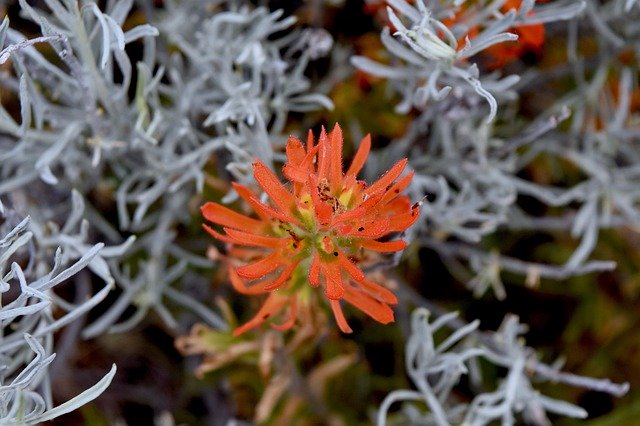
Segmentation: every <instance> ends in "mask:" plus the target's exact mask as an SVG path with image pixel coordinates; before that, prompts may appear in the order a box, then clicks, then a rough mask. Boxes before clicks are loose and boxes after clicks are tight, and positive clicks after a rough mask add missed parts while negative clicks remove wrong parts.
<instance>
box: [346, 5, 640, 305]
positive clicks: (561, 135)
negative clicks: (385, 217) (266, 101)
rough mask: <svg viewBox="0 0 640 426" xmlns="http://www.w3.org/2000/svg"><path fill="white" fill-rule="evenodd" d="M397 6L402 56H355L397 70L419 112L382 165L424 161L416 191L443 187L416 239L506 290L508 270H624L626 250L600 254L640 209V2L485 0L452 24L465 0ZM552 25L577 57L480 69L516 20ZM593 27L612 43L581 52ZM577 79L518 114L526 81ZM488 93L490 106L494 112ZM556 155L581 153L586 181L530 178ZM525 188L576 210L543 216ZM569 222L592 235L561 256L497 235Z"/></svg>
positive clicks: (384, 71)
mask: <svg viewBox="0 0 640 426" xmlns="http://www.w3.org/2000/svg"><path fill="white" fill-rule="evenodd" d="M388 3H389V5H390V7H389V9H388V13H389V18H390V20H391V22H392V23H393V25H394V26H395V28H396V32H395V33H394V34H391V33H390V31H389V29H387V28H385V30H384V31H383V32H382V35H381V40H382V43H383V45H384V46H385V48H386V49H387V50H388V52H389V54H390V56H391V57H392V61H391V63H390V64H388V65H383V64H379V63H376V62H374V61H372V60H371V59H368V58H365V57H354V58H353V63H354V65H355V66H357V67H359V68H361V69H363V70H364V71H366V72H369V73H372V74H375V75H378V76H381V77H385V78H386V79H388V81H389V82H390V84H391V86H392V87H393V88H395V90H396V91H397V92H398V93H399V94H400V95H401V96H402V100H401V102H400V104H399V105H398V111H400V112H403V113H410V112H411V111H413V112H411V113H412V114H413V113H415V115H416V116H415V118H414V119H413V121H412V123H411V124H410V127H409V129H408V131H407V132H406V134H405V135H404V136H402V137H401V138H400V139H399V140H397V141H394V143H392V144H390V145H389V148H388V149H387V151H386V152H385V153H384V154H383V155H381V156H380V157H379V159H378V163H379V164H376V165H375V167H372V168H373V169H384V168H385V167H388V166H389V164H387V163H386V162H385V160H384V159H385V158H400V157H403V156H406V157H409V158H411V159H412V161H411V166H412V167H413V168H414V169H415V172H416V175H415V178H414V181H413V185H412V187H411V191H412V194H413V196H414V197H415V198H416V199H420V198H422V197H423V196H424V195H425V194H429V197H428V199H427V200H425V201H424V203H423V208H422V211H423V215H422V217H423V218H424V220H423V221H421V222H420V223H419V224H418V226H417V227H415V228H414V229H413V230H412V235H413V236H414V238H416V239H417V240H419V242H420V244H421V245H423V246H426V247H429V248H431V249H433V250H435V251H437V252H438V253H439V254H440V255H441V256H442V257H443V258H445V259H450V260H455V261H456V262H457V261H459V260H462V261H463V262H464V264H466V265H467V266H468V269H467V270H466V271H459V270H458V271H452V272H455V273H456V274H459V275H458V277H459V278H461V279H463V280H465V281H467V282H468V283H469V286H470V287H471V288H472V289H473V290H474V292H475V293H476V294H478V295H481V294H483V293H484V292H485V291H486V290H487V289H489V288H491V289H493V291H494V293H495V294H496V295H497V296H498V297H499V298H504V297H505V291H504V288H503V286H502V282H501V278H500V277H501V273H502V271H511V272H515V273H517V274H521V275H525V276H526V280H527V284H529V285H537V284H538V283H539V280H540V279H541V278H550V279H564V278H567V277H571V276H576V275H581V274H584V273H588V272H593V271H602V270H610V269H613V268H614V267H615V262H614V261H608V260H603V261H600V260H590V259H589V257H590V255H591V253H592V251H593V249H594V247H595V245H596V242H597V240H598V232H599V230H600V229H602V228H611V227H619V226H632V227H637V226H638V219H639V218H640V209H639V208H638V206H639V203H638V202H639V199H638V191H637V190H635V189H633V188H634V183H633V182H636V181H637V171H638V167H640V150H638V144H637V141H638V137H639V136H640V134H639V131H638V128H637V126H634V124H633V123H637V120H638V118H637V113H634V114H631V113H630V112H629V105H630V98H629V96H630V95H629V93H630V92H631V90H632V89H633V88H635V87H637V84H636V83H634V82H635V81H637V79H638V69H637V66H634V65H623V66H620V62H619V60H618V59H617V58H618V55H620V54H621V52H623V51H624V49H629V50H634V49H635V50H636V51H637V49H638V46H640V38H639V37H638V31H637V25H636V22H637V18H638V16H639V15H638V8H637V7H633V6H634V5H633V3H634V2H624V1H618V2H605V3H604V4H600V2H597V1H584V2H553V3H551V4H546V5H538V4H536V3H535V2H534V1H523V2H522V5H521V7H520V9H518V10H511V11H508V12H501V11H500V8H501V6H502V5H503V4H504V1H503V0H494V1H486V2H478V3H477V5H476V6H475V7H476V8H475V9H474V13H468V14H464V15H462V17H461V18H460V20H459V21H456V22H455V24H454V25H452V26H451V28H449V27H447V26H446V25H444V24H443V23H442V20H443V19H445V18H450V17H451V16H453V13H454V12H455V11H456V10H459V7H460V5H461V4H462V2H459V1H454V0H441V1H436V0H433V1H429V0H418V1H417V2H416V3H417V5H415V6H414V5H412V4H409V3H408V2H406V1H404V0H391V1H389V2H388ZM474 4H475V3H474ZM483 17H486V18H487V20H483ZM556 21H560V22H557V23H556ZM479 22H486V24H483V25H485V26H484V29H483V30H481V31H480V32H479V34H478V36H477V37H475V38H473V40H471V41H469V42H468V43H467V44H466V46H464V47H460V46H458V44H457V43H458V42H457V41H456V40H458V39H459V38H460V37H461V36H462V35H464V34H465V33H466V32H467V31H469V28H473V27H474V26H477V25H478V23H479ZM541 22H542V23H545V28H546V31H547V32H551V33H554V34H558V33H562V32H563V31H564V34H563V35H564V37H566V41H567V52H568V57H569V62H568V63H563V64H560V65H558V66H557V67H556V68H555V69H551V70H547V71H541V70H540V69H537V68H535V67H531V68H522V72H521V73H520V74H519V75H509V76H503V75H501V71H499V70H498V71H492V72H482V73H481V72H479V70H478V68H477V67H476V66H475V65H474V62H473V61H474V60H475V56H473V55H474V54H476V53H479V52H481V51H482V50H483V49H486V48H487V47H489V46H491V45H494V44H496V43H501V42H503V41H505V40H509V39H510V36H507V34H510V33H509V29H510V28H513V27H518V26H520V25H523V24H533V23H541ZM585 32H586V33H587V34H588V36H590V37H593V38H594V39H595V40H596V41H597V44H598V53H597V54H596V55H594V56H593V57H591V58H590V59H589V60H588V61H587V60H586V59H585V58H583V57H581V56H580V53H579V51H578V49H577V40H578V39H579V37H580V35H581V34H585ZM556 37H558V36H556ZM556 42H557V41H556ZM465 52H468V53H467V54H465ZM461 59H466V61H462V60H461ZM617 75H619V80H618V83H617V85H618V87H617V88H616V89H615V92H617V93H612V92H611V91H610V90H609V89H608V87H609V83H608V82H609V81H611V79H612V78H616V76H617ZM569 76H572V77H574V78H575V80H576V82H577V87H576V88H575V89H574V90H572V91H571V92H568V93H567V94H566V95H565V96H563V97H561V98H559V99H557V100H556V101H555V103H554V104H553V106H552V107H551V108H549V109H548V110H546V111H545V112H544V113H542V114H541V115H540V116H539V117H536V118H535V119H533V120H531V121H526V120H522V119H520V120H514V118H516V115H515V114H514V108H517V106H518V102H519V101H520V100H519V94H520V92H522V91H526V90H534V88H536V87H538V86H539V85H542V84H545V82H549V81H553V80H554V79H558V78H563V77H569ZM482 98H484V100H485V101H486V102H487V103H488V104H489V106H490V108H489V112H488V113H487V112H486V109H485V108H483V107H482ZM616 98H617V100H615V99H616ZM487 118H489V120H487ZM491 119H492V120H493V121H492V120H491ZM561 127H562V129H561ZM566 128H568V130H566ZM542 156H547V157H550V158H553V159H557V160H562V161H566V162H568V163H570V164H572V165H573V166H575V167H576V168H577V169H578V170H579V171H580V173H582V174H583V175H584V176H585V178H584V179H582V181H580V182H578V183H576V184H574V185H572V186H568V187H564V186H554V185H545V184H542V183H536V182H532V181H531V180H528V179H525V178H523V177H522V176H521V175H522V172H523V171H525V170H526V169H527V168H528V166H529V165H530V164H531V163H532V162H534V161H536V160H537V159H539V158H540V157H542ZM522 197H531V198H533V199H535V200H536V201H537V202H539V203H541V204H543V205H546V206H548V207H551V208H559V209H560V208H561V209H562V214H561V215H560V216H553V217H551V216H542V217H540V216H533V215H531V214H529V213H527V212H526V211H524V210H523V209H522V208H521V207H520V205H519V203H518V200H519V199H520V198H522ZM567 229H569V230H570V232H571V235H572V236H573V237H574V238H576V239H577V240H578V241H579V244H578V246H577V247H576V249H575V250H574V252H573V253H572V255H571V256H570V257H569V258H568V259H567V260H566V261H565V263H564V264H561V265H556V264H545V263H538V262H531V261H527V260H523V259H517V258H513V257H509V256H506V255H504V254H501V253H500V248H499V247H491V246H487V245H486V244H485V242H486V241H487V238H486V237H488V236H491V235H495V233H496V232H497V231H500V232H520V231H525V230H537V231H540V232H557V231H563V230H567ZM456 264H459V263H456Z"/></svg>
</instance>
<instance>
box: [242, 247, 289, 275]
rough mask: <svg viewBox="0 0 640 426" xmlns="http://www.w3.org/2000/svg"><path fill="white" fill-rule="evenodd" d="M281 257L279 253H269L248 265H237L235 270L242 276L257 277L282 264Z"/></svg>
mask: <svg viewBox="0 0 640 426" xmlns="http://www.w3.org/2000/svg"><path fill="white" fill-rule="evenodd" d="M282 263H283V262H282V257H281V256H280V254H279V253H275V252H274V253H270V254H269V255H268V256H266V257H264V258H262V259H260V260H258V261H257V262H253V263H250V264H248V265H244V266H239V267H237V268H236V272H237V273H238V275H240V276H241V277H242V278H249V279H258V278H262V277H264V276H265V275H267V274H269V273H271V272H273V271H275V270H276V269H278V267H279V266H280V265H282Z"/></svg>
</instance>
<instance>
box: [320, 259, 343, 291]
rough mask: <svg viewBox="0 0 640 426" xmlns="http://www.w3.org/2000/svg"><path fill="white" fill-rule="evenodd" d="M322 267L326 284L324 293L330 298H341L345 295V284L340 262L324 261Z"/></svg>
mask: <svg viewBox="0 0 640 426" xmlns="http://www.w3.org/2000/svg"><path fill="white" fill-rule="evenodd" d="M320 268H321V269H322V272H323V273H324V277H325V286H324V294H325V296H327V298H328V299H330V300H338V299H341V298H342V296H343V295H344V285H343V283H342V273H341V272H340V265H339V264H338V262H331V263H322V264H320Z"/></svg>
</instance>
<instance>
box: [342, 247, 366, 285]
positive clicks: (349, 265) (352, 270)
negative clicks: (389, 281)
mask: <svg viewBox="0 0 640 426" xmlns="http://www.w3.org/2000/svg"><path fill="white" fill-rule="evenodd" d="M338 262H339V263H340V266H342V268H343V269H344V270H345V271H346V272H347V273H348V274H349V275H351V277H352V278H353V279H354V280H356V281H358V282H359V281H362V280H364V279H365V276H364V272H362V271H361V270H360V268H358V267H357V266H356V265H354V264H353V262H351V261H350V260H349V258H348V257H347V256H345V255H344V253H342V252H338Z"/></svg>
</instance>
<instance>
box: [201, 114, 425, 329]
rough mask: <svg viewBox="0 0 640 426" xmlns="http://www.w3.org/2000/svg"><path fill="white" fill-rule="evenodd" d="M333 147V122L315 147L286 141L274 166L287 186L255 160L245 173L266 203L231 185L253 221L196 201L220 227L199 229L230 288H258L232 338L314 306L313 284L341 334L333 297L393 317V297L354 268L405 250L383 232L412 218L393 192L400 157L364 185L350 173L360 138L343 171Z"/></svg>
mask: <svg viewBox="0 0 640 426" xmlns="http://www.w3.org/2000/svg"><path fill="white" fill-rule="evenodd" d="M342 143H343V141H342V130H341V129H340V127H339V126H338V125H336V126H335V128H334V129H333V131H331V132H329V133H328V134H327V133H326V132H325V131H324V129H323V131H322V133H321V135H320V137H319V139H318V142H317V144H316V143H315V140H314V136H313V134H312V132H311V131H310V132H309V134H308V137H307V141H306V146H305V145H304V144H303V143H302V142H301V141H300V140H299V139H297V138H295V137H293V136H292V137H290V138H289V140H288V142H287V146H286V156H287V161H286V163H285V165H284V167H283V174H284V176H285V177H286V178H287V179H288V180H289V183H288V184H287V185H285V184H283V183H281V182H280V180H279V179H278V178H277V177H276V175H275V174H274V173H273V172H272V171H271V170H270V169H269V168H268V167H267V166H266V165H265V164H263V163H262V162H260V161H256V162H255V163H254V164H253V173H254V177H255V179H256V181H257V183H258V185H259V186H260V187H261V188H262V190H263V191H264V192H265V193H266V194H267V195H268V196H269V198H270V203H263V202H262V201H260V199H259V197H258V196H257V195H256V194H254V193H253V192H252V191H251V190H250V189H249V188H247V187H245V186H242V185H240V184H237V183H234V184H233V186H234V189H235V190H236V192H237V193H238V195H239V196H240V197H241V198H242V199H243V200H244V201H246V202H247V203H248V204H249V205H250V206H251V208H252V209H253V210H254V211H255V213H256V216H257V217H255V218H254V217H249V216H245V215H243V214H241V213H238V212H235V211H233V210H231V209H229V208H227V207H225V206H222V205H220V204H218V203H214V202H207V203H206V204H204V205H203V206H202V209H201V210H202V214H203V216H204V217H205V219H207V220H208V221H210V222H212V223H214V224H216V225H220V226H222V230H223V231H224V233H221V232H219V231H217V230H216V229H214V228H213V227H211V226H208V225H206V224H205V225H203V226H204V228H205V229H206V230H207V231H208V232H209V233H210V234H211V235H212V236H213V237H215V238H217V239H218V240H220V241H223V242H226V243H228V244H229V246H228V249H227V255H226V256H224V258H225V259H226V260H227V263H228V264H229V279H230V281H231V284H232V285H233V287H234V288H235V289H236V291H238V292H240V293H243V294H251V295H255V294H268V297H267V299H266V301H265V302H264V304H263V306H262V307H261V308H260V310H259V311H258V313H257V314H256V315H255V316H254V317H253V319H251V320H250V321H249V322H247V323H245V324H244V325H242V326H240V327H238V328H237V329H236V330H235V331H234V333H235V334H236V335H239V334H241V333H244V332H245V331H247V330H250V329H252V328H254V327H257V326H258V325H260V324H261V323H263V322H264V321H265V320H267V319H268V318H272V317H273V316H274V315H276V314H278V313H280V312H283V311H285V310H287V308H288V318H287V319H286V320H285V322H284V323H282V324H279V325H276V324H274V323H272V324H271V325H272V326H273V327H275V328H279V329H288V328H290V327H291V326H293V325H294V324H295V322H296V316H297V311H298V310H299V309H302V310H306V308H308V306H309V305H310V304H313V303H316V302H317V300H318V294H319V293H320V292H319V290H317V288H321V289H322V293H323V294H324V296H325V297H326V299H327V300H328V301H329V305H330V306H331V309H332V311H333V314H334V316H335V319H336V322H337V324H338V326H339V327H340V329H341V330H342V331H343V332H345V333H349V332H351V328H350V327H349V325H348V324H347V321H346V319H345V317H344V313H343V311H342V307H341V301H342V300H344V301H346V302H347V303H349V304H351V305H353V306H355V307H356V308H358V309H360V310H362V311H363V312H364V313H366V314H367V315H369V316H370V317H372V318H373V319H375V320H376V321H378V322H380V323H383V324H387V323H390V322H392V321H393V319H394V317H393V311H392V309H391V307H390V306H389V305H392V304H395V303H397V299H396V297H395V295H394V294H393V293H392V292H391V291H390V290H389V289H387V288H386V287H384V286H382V285H380V284H378V283H375V282H373V281H371V280H369V279H368V278H367V277H366V275H365V274H364V272H363V271H362V270H361V268H360V267H359V266H358V265H359V263H361V261H362V260H363V259H364V258H365V255H366V253H367V252H369V251H373V252H380V253H389V252H396V251H400V250H403V249H404V248H405V246H406V243H405V242H404V241H402V240H399V239H396V240H389V238H390V237H393V236H394V235H397V234H398V233H400V232H402V231H404V230H406V229H407V228H408V227H409V226H411V225H412V224H413V223H414V222H415V221H416V219H417V218H418V215H419V204H418V203H416V204H414V205H412V204H411V202H410V200H409V198H408V197H407V196H406V195H403V194H402V191H403V190H404V189H405V188H406V187H407V186H408V185H409V183H410V182H411V179H412V177H413V172H410V173H408V174H406V175H404V176H402V177H400V175H401V174H402V172H403V170H404V169H405V167H406V165H407V160H406V159H404V160H401V161H399V162H398V163H396V164H395V165H394V166H393V167H392V168H391V169H390V170H389V171H387V172H386V173H385V174H384V175H383V176H382V177H381V178H380V179H378V180H377V181H376V182H375V183H373V184H372V185H367V184H366V183H365V182H363V181H361V180H358V179H357V175H358V173H359V172H360V170H361V169H362V167H363V166H364V163H365V161H366V159H367V156H368V154H369V150H370V148H371V139H370V137H369V136H368V135H367V136H366V137H365V138H364V139H363V140H362V141H361V143H360V146H359V147H358V150H357V152H356V153H355V155H354V157H353V160H352V162H351V164H350V166H349V168H348V169H347V170H346V172H344V171H343V167H342Z"/></svg>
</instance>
